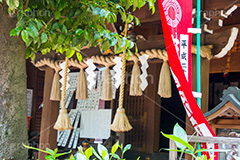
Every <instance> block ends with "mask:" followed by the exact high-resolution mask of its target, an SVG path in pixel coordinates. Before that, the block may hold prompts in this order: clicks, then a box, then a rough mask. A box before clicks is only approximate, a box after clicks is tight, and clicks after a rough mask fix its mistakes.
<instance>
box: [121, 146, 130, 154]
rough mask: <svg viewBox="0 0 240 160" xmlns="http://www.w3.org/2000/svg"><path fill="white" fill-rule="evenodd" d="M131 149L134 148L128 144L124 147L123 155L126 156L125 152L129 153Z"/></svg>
mask: <svg viewBox="0 0 240 160" xmlns="http://www.w3.org/2000/svg"><path fill="white" fill-rule="evenodd" d="M131 147H132V145H131V144H127V145H126V146H125V147H124V149H123V154H124V153H125V152H127V151H128V150H129V149H131Z"/></svg>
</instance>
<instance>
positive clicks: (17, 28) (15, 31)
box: [10, 27, 23, 36]
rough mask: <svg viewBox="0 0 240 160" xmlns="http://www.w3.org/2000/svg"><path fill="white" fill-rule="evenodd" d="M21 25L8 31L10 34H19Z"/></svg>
mask: <svg viewBox="0 0 240 160" xmlns="http://www.w3.org/2000/svg"><path fill="white" fill-rule="evenodd" d="M22 29H23V27H16V28H14V29H12V30H11V31H10V36H19V34H20V32H21V30H22Z"/></svg>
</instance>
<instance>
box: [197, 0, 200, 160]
mask: <svg viewBox="0 0 240 160" xmlns="http://www.w3.org/2000/svg"><path fill="white" fill-rule="evenodd" d="M200 13H201V0H197V28H200V23H201V14H200ZM200 41H201V39H200V33H197V92H198V93H200V92H201V57H200ZM197 103H198V106H199V107H200V108H201V98H197ZM198 148H199V149H201V146H200V143H198ZM200 156H201V153H198V157H200Z"/></svg>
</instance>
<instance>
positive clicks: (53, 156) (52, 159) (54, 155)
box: [23, 144, 72, 160]
mask: <svg viewBox="0 0 240 160" xmlns="http://www.w3.org/2000/svg"><path fill="white" fill-rule="evenodd" d="M23 146H24V147H25V148H27V149H34V150H37V151H40V152H43V153H47V154H48V155H46V156H45V158H46V160H55V159H56V158H57V157H60V156H63V155H66V154H69V153H71V152H72V151H69V152H65V153H57V151H58V149H57V148H56V149H54V151H53V150H51V149H49V148H47V149H46V151H45V150H41V149H38V148H34V147H30V146H27V145H24V144H23Z"/></svg>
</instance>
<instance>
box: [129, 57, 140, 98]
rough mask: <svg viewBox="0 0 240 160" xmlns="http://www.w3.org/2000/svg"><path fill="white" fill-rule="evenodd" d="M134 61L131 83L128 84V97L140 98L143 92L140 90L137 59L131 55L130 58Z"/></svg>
mask: <svg viewBox="0 0 240 160" xmlns="http://www.w3.org/2000/svg"><path fill="white" fill-rule="evenodd" d="M130 59H132V60H133V61H134V65H133V69H132V75H131V82H130V93H129V94H130V96H142V94H143V92H142V90H141V88H140V84H141V83H142V82H141V79H140V74H141V71H140V68H139V65H138V58H137V57H136V56H134V55H133V54H132V57H131V58H130Z"/></svg>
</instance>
